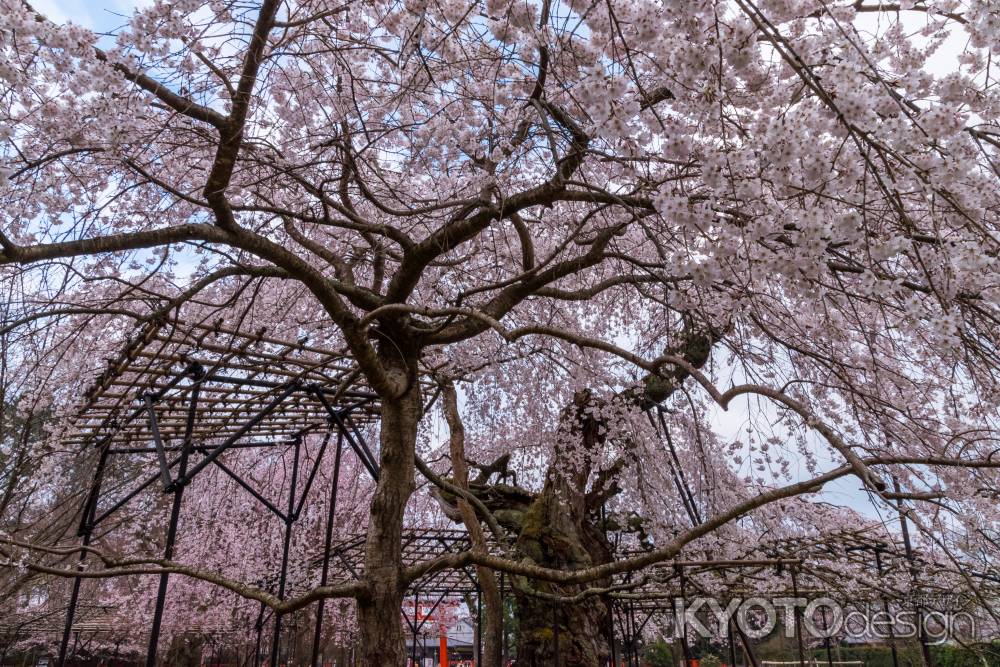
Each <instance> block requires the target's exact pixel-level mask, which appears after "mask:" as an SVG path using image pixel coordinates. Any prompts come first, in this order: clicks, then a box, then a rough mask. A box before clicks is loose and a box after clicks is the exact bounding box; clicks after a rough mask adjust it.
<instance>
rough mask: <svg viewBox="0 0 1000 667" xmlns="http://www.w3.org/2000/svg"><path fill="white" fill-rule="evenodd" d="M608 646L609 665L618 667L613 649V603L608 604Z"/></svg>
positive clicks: (615, 651) (616, 655)
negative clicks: (609, 650) (609, 653)
mask: <svg viewBox="0 0 1000 667" xmlns="http://www.w3.org/2000/svg"><path fill="white" fill-rule="evenodd" d="M608 645H609V647H610V649H611V665H612V667H618V651H617V649H616V647H615V603H614V600H610V601H609V602H608Z"/></svg>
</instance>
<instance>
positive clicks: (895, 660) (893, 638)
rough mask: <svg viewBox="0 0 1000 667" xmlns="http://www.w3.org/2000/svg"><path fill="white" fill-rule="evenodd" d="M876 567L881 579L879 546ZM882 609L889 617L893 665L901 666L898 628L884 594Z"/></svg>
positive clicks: (876, 552)
mask: <svg viewBox="0 0 1000 667" xmlns="http://www.w3.org/2000/svg"><path fill="white" fill-rule="evenodd" d="M875 569H876V570H877V571H878V576H879V579H881V578H882V577H883V576H884V572H883V571H882V558H881V556H879V550H878V547H876V548H875ZM882 611H884V612H885V615H886V618H888V619H889V650H890V652H891V653H892V667H899V654H898V653H897V652H896V629H895V628H894V627H893V621H892V616H891V615H890V614H889V600H888V598H886V596H885V595H883V596H882Z"/></svg>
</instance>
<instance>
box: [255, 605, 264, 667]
mask: <svg viewBox="0 0 1000 667" xmlns="http://www.w3.org/2000/svg"><path fill="white" fill-rule="evenodd" d="M264 609H265V607H264V603H263V602H261V603H260V613H259V614H257V643H256V644H255V645H254V649H253V667H260V633H261V632H263V630H264Z"/></svg>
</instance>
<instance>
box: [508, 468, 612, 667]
mask: <svg viewBox="0 0 1000 667" xmlns="http://www.w3.org/2000/svg"><path fill="white" fill-rule="evenodd" d="M572 496H577V497H579V498H580V499H581V500H582V493H581V492H580V491H578V490H575V489H570V488H568V485H566V484H564V483H560V482H556V481H553V480H551V479H550V480H549V481H548V482H546V485H545V487H544V489H543V490H542V492H541V494H539V496H538V497H537V499H536V500H535V502H534V503H532V505H531V507H530V509H529V510H528V511H527V512H526V513H525V515H524V523H523V526H522V530H521V534H520V536H519V537H518V541H517V549H518V552H519V553H520V554H521V555H522V556H526V557H528V558H529V559H530V560H531V561H532V562H534V563H535V564H537V565H542V566H544V567H550V568H555V569H563V570H568V569H576V568H582V567H589V566H592V565H598V564H601V563H606V562H609V561H610V560H611V549H610V547H609V545H608V543H607V540H606V539H605V537H604V533H603V532H602V531H601V530H600V529H599V528H598V527H597V525H596V524H595V522H593V521H591V520H590V519H589V518H588V517H587V516H585V515H584V513H583V511H582V510H584V509H585V506H584V504H583V503H582V502H572V501H571V502H567V500H568V499H569V497H572ZM574 500H576V499H574ZM578 510H579V511H578ZM608 583H609V582H607V581H596V582H594V583H593V584H590V586H593V587H603V586H606V585H608ZM529 585H532V586H534V589H535V591H537V592H539V593H543V594H549V595H558V596H560V597H571V596H574V595H577V594H578V593H580V592H581V591H582V590H584V588H586V587H585V586H559V585H555V584H549V583H545V582H532V583H531V584H529ZM514 594H515V596H516V599H517V615H518V624H519V628H520V635H519V643H518V649H517V659H518V664H524V665H528V666H532V665H537V666H538V667H541V666H542V665H545V666H546V667H547V666H549V665H554V666H555V667H564V666H565V667H603V665H605V664H607V660H608V658H609V657H610V649H609V645H608V641H607V632H608V627H609V625H610V623H611V614H610V607H609V604H608V600H606V599H605V598H604V597H603V596H599V595H598V596H593V597H587V598H583V599H582V600H580V601H577V602H554V601H551V600H549V599H545V598H544V597H539V596H536V595H531V594H530V593H529V592H526V591H525V590H523V588H522V587H518V586H515V587H514Z"/></svg>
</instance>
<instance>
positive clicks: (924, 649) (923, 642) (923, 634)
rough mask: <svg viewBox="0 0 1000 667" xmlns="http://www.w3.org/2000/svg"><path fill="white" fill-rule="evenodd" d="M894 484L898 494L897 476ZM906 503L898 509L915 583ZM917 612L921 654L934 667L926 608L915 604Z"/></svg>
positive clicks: (911, 574) (900, 525)
mask: <svg viewBox="0 0 1000 667" xmlns="http://www.w3.org/2000/svg"><path fill="white" fill-rule="evenodd" d="M892 486H893V489H894V490H895V491H896V493H897V494H899V493H900V492H901V489H900V488H899V479H897V478H896V477H893V478H892ZM905 507H906V506H905V505H904V504H903V499H902V498H899V499H897V500H896V511H897V512H898V513H899V527H900V529H901V531H902V533H903V549H904V550H905V551H906V561H907V563H909V566H910V579H911V581H912V582H913V584H914V585H916V583H917V568H916V565H914V564H913V544H912V543H911V542H910V529H909V526H907V522H906V513H905V512H904V509H905ZM914 607H915V610H916V612H917V630H918V631H919V635H920V655H921V657H922V658H923V661H924V667H933V666H934V661H933V660H932V659H931V649H930V646H929V645H928V644H927V628H926V627H925V623H924V610H923V607H922V606H921V605H919V604H916V605H914Z"/></svg>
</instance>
